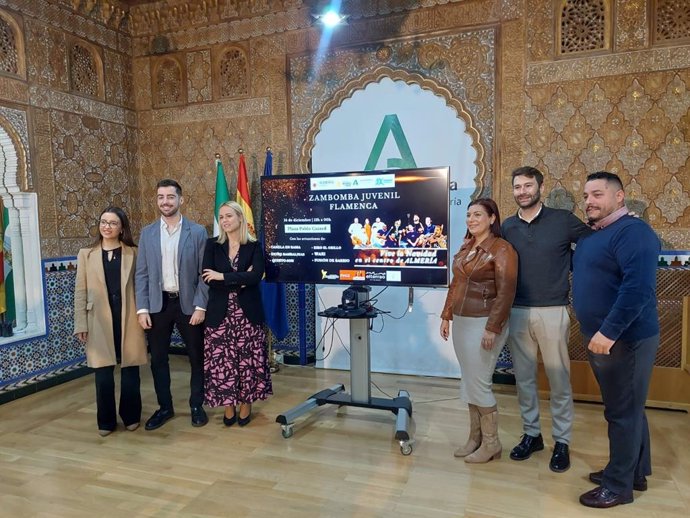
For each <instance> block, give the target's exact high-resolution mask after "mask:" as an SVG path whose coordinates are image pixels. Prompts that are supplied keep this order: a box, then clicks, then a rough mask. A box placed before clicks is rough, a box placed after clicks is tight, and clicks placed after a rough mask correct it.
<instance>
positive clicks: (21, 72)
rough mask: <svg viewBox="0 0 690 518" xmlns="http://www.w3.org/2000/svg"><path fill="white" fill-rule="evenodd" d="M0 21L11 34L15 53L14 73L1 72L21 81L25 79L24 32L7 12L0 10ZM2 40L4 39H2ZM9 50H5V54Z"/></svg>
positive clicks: (8, 71)
mask: <svg viewBox="0 0 690 518" xmlns="http://www.w3.org/2000/svg"><path fill="white" fill-rule="evenodd" d="M0 20H2V21H3V22H5V23H6V24H7V25H8V28H9V30H10V31H11V32H12V36H13V39H14V52H15V53H16V60H17V63H16V67H17V70H16V72H13V71H10V70H2V73H4V74H10V75H15V76H17V77H20V78H22V79H26V54H25V52H24V31H23V30H22V28H21V26H20V25H19V23H18V22H17V20H16V19H15V18H14V16H12V15H11V14H10V13H8V12H7V11H3V10H2V9H0ZM3 39H4V38H3ZM7 50H9V49H5V52H7Z"/></svg>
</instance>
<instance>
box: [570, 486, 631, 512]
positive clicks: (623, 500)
mask: <svg viewBox="0 0 690 518" xmlns="http://www.w3.org/2000/svg"><path fill="white" fill-rule="evenodd" d="M632 501H633V497H632V495H629V496H624V495H619V494H617V493H614V492H613V491H609V490H608V489H606V488H605V487H602V486H599V487H595V488H594V489H592V490H591V491H587V492H586V493H583V494H582V495H580V503H581V504H582V505H584V506H587V507H596V508H597V509H605V508H607V507H614V506H616V505H621V504H629V503H631V502H632Z"/></svg>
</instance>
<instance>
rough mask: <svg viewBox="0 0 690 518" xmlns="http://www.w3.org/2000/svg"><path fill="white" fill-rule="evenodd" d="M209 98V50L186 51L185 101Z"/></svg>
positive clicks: (194, 101)
mask: <svg viewBox="0 0 690 518" xmlns="http://www.w3.org/2000/svg"><path fill="white" fill-rule="evenodd" d="M210 100H211V51H210V50H208V49H206V50H200V51H197V52H188V53H187V102H190V103H198V102H202V101H210Z"/></svg>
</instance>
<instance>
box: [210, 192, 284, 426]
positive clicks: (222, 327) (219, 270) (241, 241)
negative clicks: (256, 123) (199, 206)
mask: <svg viewBox="0 0 690 518" xmlns="http://www.w3.org/2000/svg"><path fill="white" fill-rule="evenodd" d="M218 223H219V225H220V227H221V231H220V235H219V236H218V238H212V239H209V240H208V241H207V243H206V248H205V250H204V261H203V273H202V278H203V279H204V282H206V283H207V284H208V285H209V294H208V305H207V307H206V328H205V330H204V391H205V395H206V403H207V404H208V405H209V406H224V407H225V415H224V416H223V423H225V426H232V425H233V424H235V422H237V423H238V424H239V425H240V426H245V425H247V424H248V423H249V421H250V420H251V409H252V407H251V404H252V403H253V402H254V401H257V400H260V399H266V398H267V397H268V396H269V395H271V394H273V388H272V385H271V372H270V369H269V365H268V351H267V348H266V335H265V333H264V330H263V322H264V313H263V306H262V304H261V292H260V290H259V282H260V281H261V279H262V277H263V274H264V256H263V252H262V251H261V245H260V244H259V243H258V242H257V241H256V240H255V239H254V238H253V237H252V236H251V235H250V234H249V232H248V226H247V220H246V219H245V217H244V213H243V211H242V207H241V206H240V205H239V204H238V203H236V202H234V201H229V202H226V203H224V204H223V205H221V207H220V210H219V212H218ZM237 405H239V409H236V408H235V407H236V406H237Z"/></svg>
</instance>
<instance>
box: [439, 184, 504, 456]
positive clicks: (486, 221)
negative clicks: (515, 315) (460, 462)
mask: <svg viewBox="0 0 690 518" xmlns="http://www.w3.org/2000/svg"><path fill="white" fill-rule="evenodd" d="M500 236H501V219H500V216H499V214H498V207H497V206H496V202H495V201H493V200H492V199H489V198H479V199H476V200H474V201H472V202H471V203H470V205H469V207H468V208H467V234H466V235H465V242H464V244H463V245H462V247H460V251H459V252H458V253H457V254H455V257H454V258H453V280H452V282H451V284H450V288H449V289H448V296H447V297H446V303H445V306H444V307H443V312H442V313H441V319H442V320H441V338H443V339H444V340H448V334H449V333H448V331H449V326H450V321H451V320H452V321H453V347H454V348H455V353H456V355H457V357H458V361H459V362H460V369H461V376H462V378H461V380H460V398H461V399H462V400H463V401H465V402H467V404H468V405H469V412H470V435H469V439H468V440H467V444H465V446H464V447H461V448H458V449H457V450H456V451H455V453H454V455H455V456H456V457H464V458H465V462H469V463H480V462H488V461H490V460H492V459H497V458H500V456H501V443H500V441H499V440H498V421H497V418H498V411H497V408H496V398H494V395H493V392H492V391H491V379H492V376H493V372H494V369H495V367H496V361H497V360H498V355H499V353H500V352H501V348H502V346H503V344H504V343H505V341H506V338H507V336H508V317H509V315H510V308H511V306H512V304H513V298H514V297H515V286H516V282H517V265H518V258H517V254H516V253H515V250H513V247H512V246H511V245H510V243H508V242H507V241H505V240H503V239H501V237H500Z"/></svg>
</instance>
